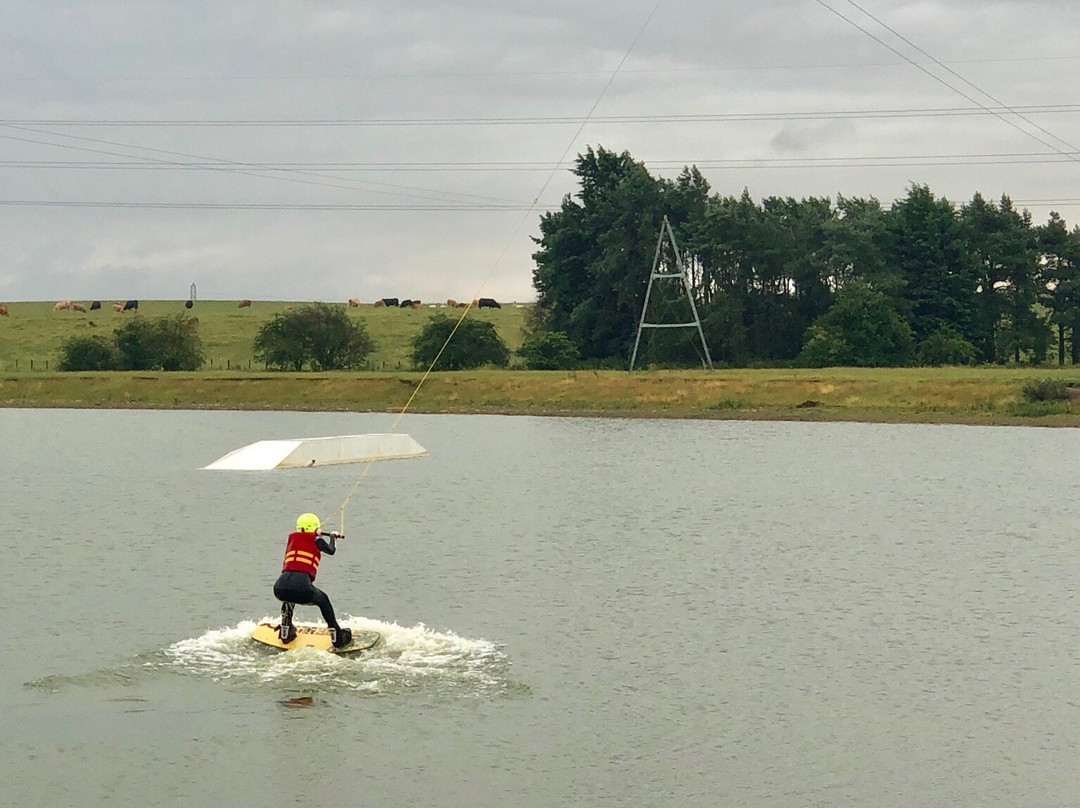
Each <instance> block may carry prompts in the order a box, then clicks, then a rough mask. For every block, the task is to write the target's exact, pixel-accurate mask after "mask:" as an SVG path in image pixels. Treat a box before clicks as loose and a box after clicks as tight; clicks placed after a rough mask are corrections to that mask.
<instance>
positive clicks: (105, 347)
mask: <svg viewBox="0 0 1080 808" xmlns="http://www.w3.org/2000/svg"><path fill="white" fill-rule="evenodd" d="M119 366H120V353H119V352H118V351H117V350H116V345H114V344H113V343H112V342H110V341H109V340H107V339H105V337H101V336H93V337H72V338H71V339H69V340H68V341H67V342H65V343H64V344H63V345H62V346H61V347H60V363H59V364H58V365H57V367H58V369H59V370H116V369H117V368H118V367H119Z"/></svg>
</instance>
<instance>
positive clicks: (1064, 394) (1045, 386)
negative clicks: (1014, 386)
mask: <svg viewBox="0 0 1080 808" xmlns="http://www.w3.org/2000/svg"><path fill="white" fill-rule="evenodd" d="M1021 392H1022V393H1023V396H1024V400H1025V401H1064V400H1065V399H1067V398H1068V397H1069V386H1068V385H1067V384H1066V383H1065V382H1063V381H1061V380H1060V379H1032V380H1030V381H1026V382H1024V386H1023V388H1021Z"/></svg>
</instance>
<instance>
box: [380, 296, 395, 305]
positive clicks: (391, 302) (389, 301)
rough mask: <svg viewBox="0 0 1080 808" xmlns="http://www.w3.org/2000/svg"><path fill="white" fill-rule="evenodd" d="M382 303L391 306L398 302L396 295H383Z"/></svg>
mask: <svg viewBox="0 0 1080 808" xmlns="http://www.w3.org/2000/svg"><path fill="white" fill-rule="evenodd" d="M382 303H383V305H384V306H386V307H387V308H392V307H394V306H396V305H397V304H398V301H397V298H396V297H384V298H383V299H382Z"/></svg>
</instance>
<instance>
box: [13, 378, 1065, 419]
mask: <svg viewBox="0 0 1080 808" xmlns="http://www.w3.org/2000/svg"><path fill="white" fill-rule="evenodd" d="M1047 376H1054V377H1057V378H1061V379H1063V380H1066V381H1070V382H1071V381H1074V380H1077V379H1078V377H1080V374H1077V373H1076V372H1075V371H1072V370H1069V371H1056V370H1046V369H1021V368H1016V369H1013V368H985V369H983V368H973V369H968V368H912V369H894V370H881V369H852V368H833V369H826V370H808V369H804V370H718V371H716V372H714V373H706V372H704V371H651V372H642V373H634V374H629V373H625V372H620V371H598V372H597V371H577V372H561V371H548V372H544V371H514V370H484V371H474V372H458V373H450V372H444V373H434V374H432V375H431V376H430V377H429V378H428V380H427V381H426V382H425V383H424V385H423V387H422V388H421V389H420V391H419V392H418V394H417V396H416V398H415V399H414V401H413V404H412V405H411V407H410V408H409V409H410V411H411V412H425V413H472V412H477V413H514V414H530V415H611V416H625V417H670V418H724V419H734V418H756V419H789V420H807V421H840V420H854V421H882V422H926V423H970V424H1025V425H1043V426H1080V400H1074V399H1071V398H1070V399H1069V400H1066V401H1051V402H1038V403H1029V402H1025V401H1024V400H1023V396H1022V394H1021V388H1022V386H1023V384H1024V382H1025V381H1028V380H1031V379H1038V378H1044V377H1047ZM420 379H421V374H420V373H416V372H402V373H265V372H235V371H234V372H231V373H230V372H203V373H70V374H66V373H33V374H30V373H15V374H0V406H7V407H145V408H180V409H189V408H194V409H201V408H211V409H248V410H261V409H267V410H339V411H353V412H382V411H400V410H401V408H402V407H404V406H405V403H406V401H408V398H409V396H410V394H411V393H412V392H413V390H414V389H415V387H416V385H417V384H418V383H419V381H420Z"/></svg>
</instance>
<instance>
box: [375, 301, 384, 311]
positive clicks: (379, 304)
mask: <svg viewBox="0 0 1080 808" xmlns="http://www.w3.org/2000/svg"><path fill="white" fill-rule="evenodd" d="M375 308H377V309H384V308H386V304H385V303H383V302H382V301H381V300H376V301H375Z"/></svg>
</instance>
